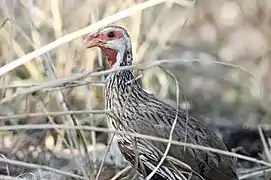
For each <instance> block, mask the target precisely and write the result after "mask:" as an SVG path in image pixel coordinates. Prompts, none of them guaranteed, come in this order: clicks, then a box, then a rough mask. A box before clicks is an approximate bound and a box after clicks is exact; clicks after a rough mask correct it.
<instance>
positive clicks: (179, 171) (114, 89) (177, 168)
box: [85, 25, 238, 180]
mask: <svg viewBox="0 0 271 180" xmlns="http://www.w3.org/2000/svg"><path fill="white" fill-rule="evenodd" d="M85 47H86V49H89V48H94V47H98V48H100V49H101V52H102V55H103V57H104V58H105V60H106V62H108V65H109V69H112V71H110V72H109V74H108V75H107V77H106V80H105V88H104V98H105V107H106V109H109V110H110V114H111V115H108V116H107V120H108V121H107V122H108V125H109V126H110V127H111V128H113V129H115V130H118V131H124V132H127V133H139V134H145V135H150V136H155V137H159V138H164V139H168V138H169V137H170V133H171V128H172V125H173V123H174V121H175V120H176V124H175V127H174V130H173V132H172V140H174V141H178V142H186V143H191V144H195V145H201V146H206V147H211V148H216V149H219V150H224V151H228V150H227V148H226V146H225V145H224V143H223V142H222V140H221V139H220V138H219V137H218V136H217V135H216V134H215V133H214V132H213V131H211V130H209V129H208V128H207V126H206V125H205V123H204V121H202V120H199V119H197V118H195V117H193V116H191V115H190V114H187V111H186V110H184V109H180V108H176V107H173V106H172V105H169V104H167V103H165V102H163V101H162V100H160V99H159V98H157V97H156V96H155V95H153V94H150V93H147V92H146V91H145V90H144V89H143V88H142V87H141V85H140V83H139V80H138V78H136V77H135V76H134V74H133V71H132V69H131V68H130V69H129V68H127V69H124V70H121V71H120V70H117V69H118V68H120V67H125V66H131V65H132V62H133V54H132V43H131V38H130V35H129V33H128V31H127V30H126V29H125V28H124V27H122V26H118V25H107V26H105V27H102V28H100V29H98V30H97V31H96V32H94V33H90V34H89V35H88V36H87V37H86V39H85ZM114 69H116V70H114ZM116 136H117V143H118V147H119V149H120V151H121V153H122V154H123V156H124V157H125V159H126V160H127V161H128V162H130V164H131V165H132V166H133V167H134V168H135V169H136V170H137V172H138V173H139V174H140V176H141V177H144V178H147V177H148V175H150V174H151V173H152V172H153V170H154V169H155V168H156V167H158V169H157V170H156V171H155V173H154V174H153V175H152V176H149V179H151V180H183V179H191V180H200V179H205V180H217V179H219V180H236V179H238V176H237V173H236V164H235V160H234V158H232V157H230V156H226V155H222V154H218V153H214V152H211V151H203V150H200V149H195V148H192V147H185V148H184V147H181V146H178V145H176V144H171V146H170V149H169V151H168V153H167V156H166V158H164V161H163V163H162V164H161V165H160V166H158V164H159V162H160V160H161V158H162V157H163V153H164V152H165V150H166V148H167V145H168V143H166V142H160V141H154V140H150V139H146V138H135V137H132V136H129V134H117V135H116Z"/></svg>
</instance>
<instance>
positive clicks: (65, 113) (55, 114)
mask: <svg viewBox="0 0 271 180" xmlns="http://www.w3.org/2000/svg"><path fill="white" fill-rule="evenodd" d="M109 112H110V110H77V111H66V112H64V111H59V112H57V111H56V112H40V113H25V114H16V115H8V116H0V120H7V119H21V118H28V117H47V116H66V115H71V114H73V115H75V114H78V115H82V114H107V113H109Z"/></svg>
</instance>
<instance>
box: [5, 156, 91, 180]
mask: <svg viewBox="0 0 271 180" xmlns="http://www.w3.org/2000/svg"><path fill="white" fill-rule="evenodd" d="M0 162H4V163H8V164H13V165H17V166H23V167H28V168H32V169H41V170H47V171H51V172H54V173H57V174H61V175H65V176H68V177H73V178H76V179H85V180H88V178H85V177H82V176H79V175H76V174H72V173H69V172H65V171H62V170H58V169H55V168H51V167H49V166H43V165H38V164H33V163H26V162H22V161H17V160H11V159H7V158H1V157H0Z"/></svg>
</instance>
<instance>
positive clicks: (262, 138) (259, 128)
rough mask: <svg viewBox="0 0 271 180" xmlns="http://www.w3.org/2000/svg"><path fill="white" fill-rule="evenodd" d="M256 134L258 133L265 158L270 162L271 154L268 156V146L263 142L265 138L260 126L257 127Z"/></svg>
mask: <svg viewBox="0 0 271 180" xmlns="http://www.w3.org/2000/svg"><path fill="white" fill-rule="evenodd" d="M258 132H259V135H260V137H261V141H262V144H263V148H264V153H265V155H266V158H267V160H268V161H269V162H271V154H270V149H269V148H268V145H267V142H266V140H265V137H264V135H263V130H262V127H261V126H258Z"/></svg>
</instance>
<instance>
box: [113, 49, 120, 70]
mask: <svg viewBox="0 0 271 180" xmlns="http://www.w3.org/2000/svg"><path fill="white" fill-rule="evenodd" d="M116 59H117V61H116V63H115V64H113V66H112V68H111V69H115V68H117V67H120V63H121V61H122V56H121V53H118V54H117V57H116Z"/></svg>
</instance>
